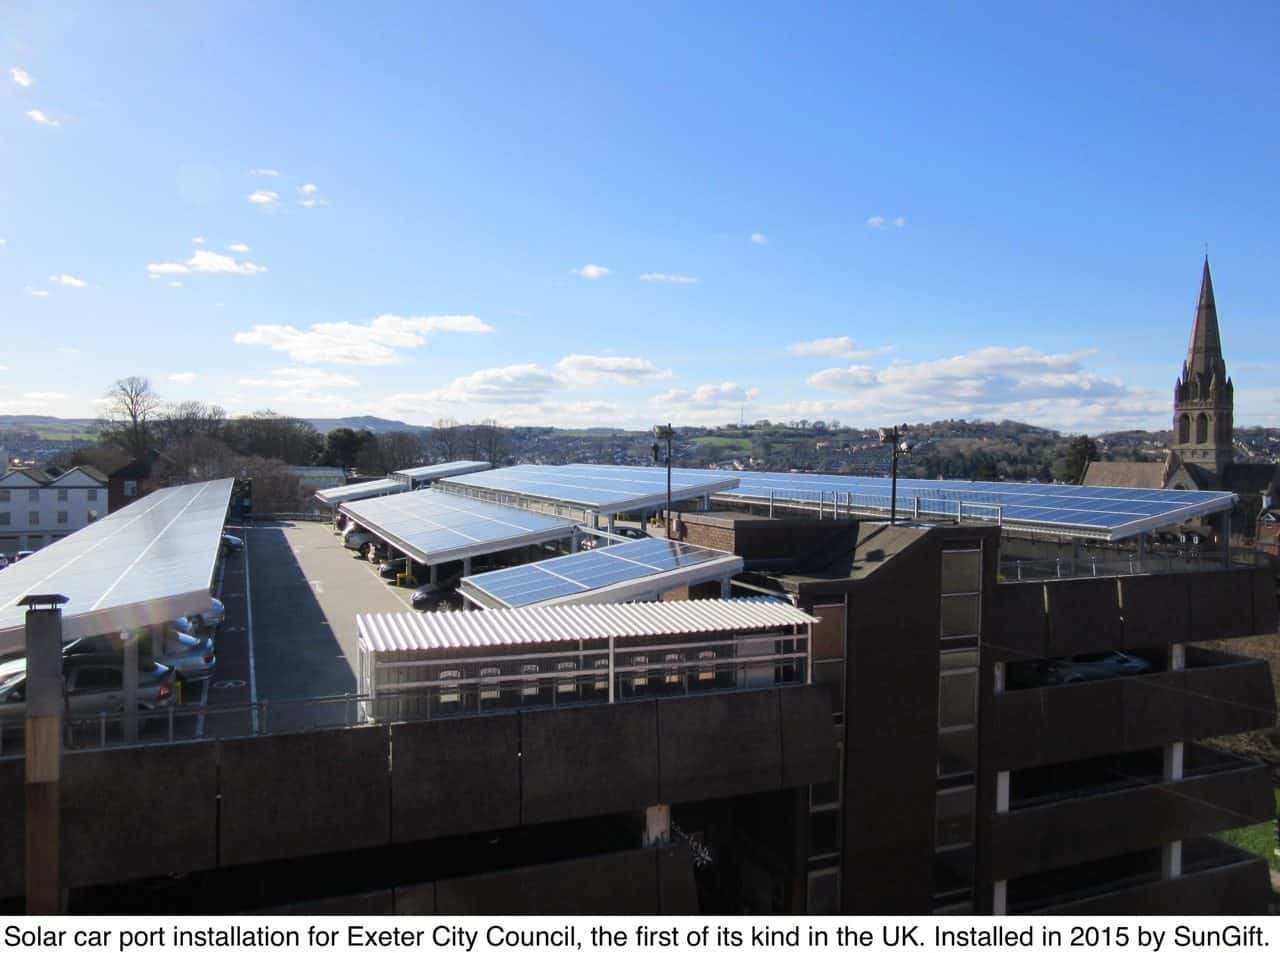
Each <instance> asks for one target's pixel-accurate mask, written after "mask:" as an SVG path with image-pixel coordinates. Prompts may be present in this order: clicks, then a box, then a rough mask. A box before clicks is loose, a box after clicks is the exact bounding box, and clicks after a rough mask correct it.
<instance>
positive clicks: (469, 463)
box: [395, 460, 491, 480]
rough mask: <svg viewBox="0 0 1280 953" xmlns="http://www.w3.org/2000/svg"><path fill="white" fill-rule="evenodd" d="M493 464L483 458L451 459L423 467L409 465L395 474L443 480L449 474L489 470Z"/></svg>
mask: <svg viewBox="0 0 1280 953" xmlns="http://www.w3.org/2000/svg"><path fill="white" fill-rule="evenodd" d="M490 466H491V464H489V463H486V462H484V461H482V460H451V461H449V462H448V463H432V464H428V465H427V466H422V467H407V468H406V469H404V470H397V471H396V472H395V476H398V477H405V478H407V479H410V480H441V479H443V478H445V477H449V476H461V475H462V474H464V473H477V472H479V471H480V470H488V469H489V467H490Z"/></svg>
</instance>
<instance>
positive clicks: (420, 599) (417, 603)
mask: <svg viewBox="0 0 1280 953" xmlns="http://www.w3.org/2000/svg"><path fill="white" fill-rule="evenodd" d="M457 601H458V594H457V591H456V590H455V589H453V588H452V587H451V586H449V585H447V584H445V583H439V582H429V583H427V584H426V585H425V586H419V587H418V588H417V589H415V590H413V595H411V596H410V597H409V604H410V605H411V606H413V607H414V608H415V609H422V610H427V609H440V608H443V607H444V606H447V605H456V604H457Z"/></svg>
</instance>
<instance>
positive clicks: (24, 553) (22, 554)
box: [13, 549, 36, 563]
mask: <svg viewBox="0 0 1280 953" xmlns="http://www.w3.org/2000/svg"><path fill="white" fill-rule="evenodd" d="M35 554H36V551H35V550H34V549H20V550H18V551H17V552H16V553H14V554H13V561H14V562H15V563H18V562H22V560H24V559H26V558H27V557H28V556H34V555H35Z"/></svg>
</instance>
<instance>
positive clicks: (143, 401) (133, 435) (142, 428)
mask: <svg viewBox="0 0 1280 953" xmlns="http://www.w3.org/2000/svg"><path fill="white" fill-rule="evenodd" d="M106 398H107V403H106V407H105V408H104V412H103V417H102V419H101V420H99V421H98V435H99V438H100V439H101V440H103V441H104V442H105V443H109V444H114V445H115V446H118V447H120V448H121V449H123V450H125V451H126V452H127V453H130V454H132V455H133V456H134V457H136V458H138V459H143V458H145V457H146V456H147V451H149V450H150V449H151V445H152V433H151V431H152V423H153V418H154V417H155V416H156V412H157V411H158V410H159V409H160V395H159V394H157V393H156V392H155V391H154V390H152V389H151V382H150V381H149V380H147V379H146V378H145V377H122V378H120V380H118V381H116V382H115V383H114V384H112V385H111V388H110V389H109V390H108V391H107V393H106Z"/></svg>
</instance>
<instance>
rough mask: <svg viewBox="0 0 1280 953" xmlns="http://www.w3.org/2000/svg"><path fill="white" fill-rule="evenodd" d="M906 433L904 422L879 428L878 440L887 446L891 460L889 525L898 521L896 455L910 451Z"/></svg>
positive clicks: (905, 454)
mask: <svg viewBox="0 0 1280 953" xmlns="http://www.w3.org/2000/svg"><path fill="white" fill-rule="evenodd" d="M906 433H907V425H906V424H895V425H894V426H892V427H881V428H880V442H881V443H883V444H887V445H888V446H889V454H890V457H891V458H892V461H893V462H892V464H891V465H890V473H891V474H892V477H891V481H892V482H891V484H890V485H891V489H890V491H889V492H890V497H889V525H891V526H892V525H893V524H894V523H896V522H898V457H905V456H907V454H909V453H911V444H910V443H908V442H907V438H906Z"/></svg>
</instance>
